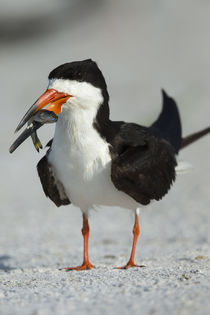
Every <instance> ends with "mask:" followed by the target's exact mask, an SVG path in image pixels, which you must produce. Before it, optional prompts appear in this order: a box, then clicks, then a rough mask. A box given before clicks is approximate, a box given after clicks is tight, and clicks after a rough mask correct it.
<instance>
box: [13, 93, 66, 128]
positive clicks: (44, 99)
mask: <svg viewBox="0 0 210 315" xmlns="http://www.w3.org/2000/svg"><path fill="white" fill-rule="evenodd" d="M69 97H71V95H69V94H66V93H61V92H58V91H56V90H54V89H48V90H46V92H45V93H44V94H42V95H41V96H40V98H39V99H38V100H37V101H36V102H35V103H34V104H33V105H32V106H31V107H30V108H29V110H28V111H27V113H26V114H25V115H24V116H23V118H22V119H21V121H20V123H19V125H18V126H17V128H16V130H15V132H17V131H18V130H20V129H21V128H22V127H23V126H24V125H25V124H26V123H27V121H28V120H29V119H30V118H31V117H33V115H35V114H36V113H37V112H38V111H39V110H40V109H42V108H44V107H45V106H47V105H48V104H49V106H48V107H47V109H48V110H50V111H53V112H54V113H55V114H56V115H57V114H59V113H60V111H61V105H62V104H64V103H65V102H66V101H67V99H68V98H69Z"/></svg>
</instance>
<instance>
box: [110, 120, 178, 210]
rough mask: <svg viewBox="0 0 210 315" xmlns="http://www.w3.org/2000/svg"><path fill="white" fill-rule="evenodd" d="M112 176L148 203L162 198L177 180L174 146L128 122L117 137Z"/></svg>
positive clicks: (139, 198) (143, 128) (135, 196)
mask: <svg viewBox="0 0 210 315" xmlns="http://www.w3.org/2000/svg"><path fill="white" fill-rule="evenodd" d="M112 147H113V157H112V158H113V159H112V165H111V178H112V181H113V183H114V185H115V187H116V188H117V189H118V190H120V191H123V192H125V193H126V194H128V195H129V196H131V197H132V198H134V199H135V200H136V201H137V202H139V203H141V204H143V205H146V204H149V203H150V201H151V200H153V199H155V200H159V199H161V198H162V197H163V196H164V195H165V194H166V193H167V192H168V190H169V188H170V187H171V185H172V183H173V181H174V180H175V166H176V160H175V156H174V149H173V147H172V146H171V145H170V144H169V143H168V142H167V141H165V140H163V139H159V138H158V137H155V136H154V135H152V133H151V132H150V130H149V129H148V128H145V127H141V126H139V125H136V124H126V123H124V124H123V125H122V126H121V128H120V131H119V133H118V134H117V135H116V137H115V138H114V139H113V146H112Z"/></svg>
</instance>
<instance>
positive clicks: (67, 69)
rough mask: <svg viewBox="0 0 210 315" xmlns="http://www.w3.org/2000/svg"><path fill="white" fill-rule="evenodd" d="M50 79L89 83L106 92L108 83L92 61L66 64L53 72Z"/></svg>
mask: <svg viewBox="0 0 210 315" xmlns="http://www.w3.org/2000/svg"><path fill="white" fill-rule="evenodd" d="M48 78H49V79H68V80H76V81H79V82H88V83H91V84H92V85H94V86H95V87H99V88H101V89H102V90H104V89H105V90H106V82H105V79H104V76H103V74H102V72H101V71H100V69H99V68H98V66H97V64H96V62H94V61H92V60H91V59H86V60H82V61H74V62H69V63H64V64H63V65H60V66H58V67H57V68H55V69H54V70H52V71H51V72H50V74H49V77H48Z"/></svg>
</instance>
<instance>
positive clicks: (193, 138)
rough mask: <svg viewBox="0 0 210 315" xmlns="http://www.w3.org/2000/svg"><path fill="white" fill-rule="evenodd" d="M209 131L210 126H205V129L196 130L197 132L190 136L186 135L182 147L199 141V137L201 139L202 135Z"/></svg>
mask: <svg viewBox="0 0 210 315" xmlns="http://www.w3.org/2000/svg"><path fill="white" fill-rule="evenodd" d="M208 133H210V127H208V128H205V129H203V130H201V131H198V132H195V133H193V134H191V135H189V136H186V137H184V138H182V142H181V148H180V149H183V148H185V147H186V146H188V145H189V144H191V143H193V142H195V141H197V140H198V139H200V138H201V137H203V136H205V135H207V134H208Z"/></svg>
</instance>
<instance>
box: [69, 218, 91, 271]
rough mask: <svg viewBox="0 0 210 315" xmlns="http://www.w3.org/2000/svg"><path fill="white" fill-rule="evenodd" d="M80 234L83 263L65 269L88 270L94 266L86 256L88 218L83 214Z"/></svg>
mask: <svg viewBox="0 0 210 315" xmlns="http://www.w3.org/2000/svg"><path fill="white" fill-rule="evenodd" d="M82 235H83V238H84V259H83V264H82V265H81V266H78V267H72V268H71V267H70V268H65V270H66V271H70V270H77V271H80V270H88V269H92V268H94V266H93V265H92V264H91V263H90V261H89V256H88V239H89V224H88V219H87V217H86V216H85V214H83V227H82Z"/></svg>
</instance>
